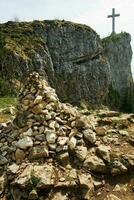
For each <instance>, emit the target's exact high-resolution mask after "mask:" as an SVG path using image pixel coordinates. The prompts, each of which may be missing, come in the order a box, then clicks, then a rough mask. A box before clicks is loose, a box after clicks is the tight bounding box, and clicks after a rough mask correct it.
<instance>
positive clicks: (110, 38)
mask: <svg viewBox="0 0 134 200" xmlns="http://www.w3.org/2000/svg"><path fill="white" fill-rule="evenodd" d="M128 36H130V35H129V34H128V33H126V32H121V33H118V34H117V33H112V34H111V35H109V36H108V37H105V38H103V39H102V43H103V44H107V43H109V42H117V41H119V40H120V39H122V38H124V37H128Z"/></svg>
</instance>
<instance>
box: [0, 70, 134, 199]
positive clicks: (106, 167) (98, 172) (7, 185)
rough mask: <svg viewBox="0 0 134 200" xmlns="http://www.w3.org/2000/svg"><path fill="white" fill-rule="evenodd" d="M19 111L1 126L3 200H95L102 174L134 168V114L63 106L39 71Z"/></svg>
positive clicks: (27, 87) (0, 187)
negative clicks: (95, 192) (90, 110)
mask: <svg viewBox="0 0 134 200" xmlns="http://www.w3.org/2000/svg"><path fill="white" fill-rule="evenodd" d="M17 109H18V111H17V113H16V117H15V118H14V120H13V121H10V122H7V123H4V124H1V125H0V153H1V154H0V195H1V199H2V200H4V199H7V200H12V199H14V200H21V199H39V200H45V199H46V200H48V199H49V200H63V199H65V200H78V199H83V200H84V199H85V200H86V199H87V200H88V199H94V189H95V188H96V187H102V186H103V185H104V184H105V178H104V176H102V175H104V174H110V176H116V175H119V174H124V173H126V172H127V171H128V170H131V169H133V167H134V155H133V136H132V135H131V134H132V133H133V125H134V124H133V123H134V115H133V114H126V115H123V116H121V114H120V113H118V112H113V111H105V112H104V111H99V112H96V114H95V113H94V114H89V112H88V111H87V110H81V111H80V110H79V109H78V108H77V107H73V106H71V105H70V104H65V103H61V102H60V101H59V99H58V97H57V95H56V93H55V90H54V89H53V88H51V87H50V86H49V85H48V83H47V82H46V80H44V79H42V77H40V76H39V74H37V73H33V74H31V75H30V77H29V78H28V80H27V81H26V82H25V85H24V86H23V87H22V89H21V91H20V93H19V96H18V105H17ZM124 138H125V140H124ZM126 141H127V142H126ZM119 148H121V150H120V149H119ZM128 149H129V152H128ZM111 195H112V194H111ZM106 198H107V197H106ZM96 199H97V198H96Z"/></svg>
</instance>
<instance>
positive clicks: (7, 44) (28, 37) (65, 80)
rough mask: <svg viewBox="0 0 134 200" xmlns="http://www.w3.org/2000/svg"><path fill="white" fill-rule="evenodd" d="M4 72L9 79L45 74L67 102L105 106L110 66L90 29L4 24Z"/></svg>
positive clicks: (53, 23) (64, 24)
mask: <svg viewBox="0 0 134 200" xmlns="http://www.w3.org/2000/svg"><path fill="white" fill-rule="evenodd" d="M0 28H1V34H0V37H1V42H0V49H1V50H0V51H1V53H0V71H1V74H2V77H5V78H7V79H9V78H11V77H12V78H13V79H14V78H17V79H18V77H20V78H22V77H23V78H22V79H24V77H25V76H26V74H28V73H29V72H30V71H34V70H36V71H38V72H41V73H42V72H43V73H44V76H45V75H47V77H48V80H49V83H50V84H51V86H53V87H54V88H55V89H56V91H57V94H58V96H59V98H60V99H61V100H62V101H63V102H70V103H73V104H75V105H80V103H81V102H87V104H88V105H89V104H90V106H92V107H94V106H96V105H101V104H102V102H103V100H104V99H105V97H106V95H107V92H108V88H109V84H110V78H109V77H110V74H109V63H108V62H107V60H106V58H105V57H104V56H103V54H102V49H103V48H102V45H101V41H100V38H99V36H98V35H97V34H96V32H95V31H93V30H92V29H91V28H90V27H88V26H85V25H79V24H75V23H71V22H66V21H42V22H39V21H35V22H32V23H13V22H8V23H6V24H1V26H0Z"/></svg>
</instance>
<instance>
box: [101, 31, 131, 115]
mask: <svg viewBox="0 0 134 200" xmlns="http://www.w3.org/2000/svg"><path fill="white" fill-rule="evenodd" d="M102 42H103V46H104V54H105V56H106V57H107V59H108V61H109V63H110V75H111V86H110V90H109V96H110V99H109V103H110V105H111V106H112V107H113V108H120V109H123V110H126V111H131V110H132V109H133V108H132V107H133V103H134V99H133V93H134V88H133V78H132V72H131V59H132V49H131V45H130V42H131V36H130V35H129V34H128V33H120V34H114V35H111V36H109V37H107V38H104V39H103V40H102Z"/></svg>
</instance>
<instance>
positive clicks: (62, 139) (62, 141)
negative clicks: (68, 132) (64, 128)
mask: <svg viewBox="0 0 134 200" xmlns="http://www.w3.org/2000/svg"><path fill="white" fill-rule="evenodd" d="M67 141H68V137H58V139H57V144H58V145H60V146H63V145H65V144H66V143H67Z"/></svg>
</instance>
